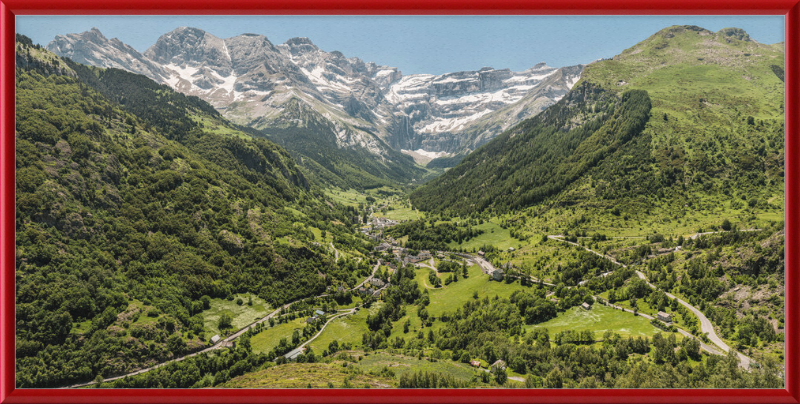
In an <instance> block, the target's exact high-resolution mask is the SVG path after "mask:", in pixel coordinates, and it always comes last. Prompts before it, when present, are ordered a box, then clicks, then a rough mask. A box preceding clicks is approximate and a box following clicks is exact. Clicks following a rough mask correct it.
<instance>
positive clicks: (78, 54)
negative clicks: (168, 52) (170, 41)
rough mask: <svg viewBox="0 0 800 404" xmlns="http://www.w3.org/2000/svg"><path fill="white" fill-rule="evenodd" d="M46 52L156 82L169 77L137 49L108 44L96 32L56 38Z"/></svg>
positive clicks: (117, 41) (114, 42) (118, 42)
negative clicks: (120, 70) (131, 73)
mask: <svg viewBox="0 0 800 404" xmlns="http://www.w3.org/2000/svg"><path fill="white" fill-rule="evenodd" d="M46 48H47V50H49V51H51V52H53V53H55V54H56V55H58V56H63V57H68V58H70V59H72V60H73V61H74V62H77V63H82V64H86V65H91V66H98V67H104V68H109V67H111V68H116V69H123V70H128V71H133V72H136V73H139V74H143V75H145V76H147V77H150V78H151V79H153V80H156V81H159V82H162V81H163V79H164V78H165V77H168V76H169V73H167V72H166V71H165V70H164V69H163V68H162V67H161V66H159V65H157V64H155V63H153V62H152V61H150V60H149V59H148V58H147V57H145V56H144V55H142V54H141V53H139V51H137V50H136V49H134V48H132V47H131V46H129V45H126V44H125V43H123V42H122V41H120V40H119V39H117V38H112V39H111V40H109V39H108V38H106V37H105V36H104V35H103V33H102V32H100V30H99V29H97V28H92V29H91V30H89V31H85V32H81V33H79V34H67V35H57V36H56V37H55V39H53V40H52V41H51V42H50V43H49V44H47V47H46Z"/></svg>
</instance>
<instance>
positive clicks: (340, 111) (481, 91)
mask: <svg viewBox="0 0 800 404" xmlns="http://www.w3.org/2000/svg"><path fill="white" fill-rule="evenodd" d="M48 48H49V49H50V50H52V51H54V52H56V53H57V54H59V55H61V56H66V57H70V58H73V59H74V60H76V61H79V62H81V63H87V64H91V65H96V66H108V67H119V68H123V69H127V70H129V71H132V72H136V73H140V74H144V75H146V76H148V77H150V78H153V79H154V80H156V81H158V82H160V83H164V84H169V85H170V86H171V87H172V88H174V89H176V90H178V91H180V92H183V93H185V94H189V95H196V96H198V97H200V98H202V99H204V100H206V101H208V102H209V103H211V104H212V105H214V106H215V107H216V108H217V109H218V110H219V111H220V112H222V113H223V114H224V116H225V117H226V118H228V119H230V120H232V121H233V122H235V123H237V124H241V125H247V126H251V127H254V128H257V129H259V130H261V131H263V132H265V133H267V134H268V135H272V134H273V132H276V131H277V132H280V133H281V134H282V136H281V137H280V139H282V140H280V141H283V140H285V139H286V135H287V133H288V132H287V129H288V130H296V132H298V133H302V134H298V135H297V136H299V137H300V139H297V141H292V142H290V143H291V144H296V145H299V144H305V143H324V142H325V141H326V138H329V137H330V136H331V135H332V134H333V135H335V136H336V137H337V138H338V139H339V140H338V141H337V143H336V145H337V149H339V150H345V149H347V150H345V151H343V152H342V153H336V151H335V150H331V151H329V152H328V153H327V154H331V153H334V154H337V156H335V157H334V156H330V158H325V159H324V160H315V158H317V157H319V153H317V152H316V151H314V150H308V149H294V148H293V146H291V145H290V143H287V142H283V143H282V144H283V145H285V146H286V147H287V148H288V149H289V150H290V151H291V152H293V153H294V155H295V156H296V157H300V156H302V157H304V159H302V160H303V163H301V166H307V167H306V168H307V169H308V170H307V172H311V171H313V170H318V169H321V167H331V166H333V165H334V161H336V162H342V161H347V165H348V166H350V168H349V169H348V171H349V172H358V174H359V178H356V179H353V180H352V181H349V180H350V179H349V178H341V176H340V175H341V174H340V172H337V171H331V170H329V169H327V168H322V169H323V170H324V173H323V174H324V175H322V177H325V178H329V179H333V178H339V180H340V181H339V182H340V183H339V184H338V185H342V184H341V182H349V183H350V184H349V186H350V185H353V184H357V183H360V182H362V181H368V184H367V186H371V185H369V184H372V183H375V179H373V178H371V177H375V178H377V179H380V180H384V182H385V180H391V181H396V182H409V181H413V180H414V179H419V178H421V177H422V176H423V175H425V172H424V171H422V170H419V169H418V168H415V167H414V165H413V162H412V159H410V158H408V157H405V156H403V155H402V154H400V153H399V152H400V151H412V150H418V151H419V152H420V153H422V154H429V152H430V153H437V155H446V156H449V155H451V154H454V153H460V155H461V156H463V155H464V154H467V153H469V152H470V151H472V150H473V149H474V148H475V147H476V146H478V145H480V144H483V143H485V142H486V141H488V140H489V139H491V138H493V137H494V136H496V135H498V134H499V133H501V132H502V131H503V130H504V129H506V128H507V127H508V126H510V125H512V124H514V123H517V122H519V121H520V120H522V119H524V118H527V117H530V116H533V115H535V114H537V113H539V112H541V110H543V109H544V108H546V107H547V106H549V105H551V104H552V103H554V102H555V101H557V100H558V99H559V98H561V97H563V95H564V94H565V93H566V92H567V91H568V90H569V89H570V88H571V87H572V86H573V85H574V84H575V82H576V81H577V80H578V78H579V77H580V73H581V70H582V68H583V66H582V65H579V66H571V67H567V68H560V69H557V68H553V67H549V66H547V65H545V64H543V63H541V64H539V65H536V66H534V67H532V68H531V69H528V70H526V71H522V72H511V71H509V70H508V69H504V70H495V69H492V68H484V69H481V70H480V71H472V72H457V73H448V74H444V75H439V76H433V75H411V76H406V77H404V76H403V75H402V73H401V72H400V71H398V69H397V68H394V67H389V66H382V65H378V64H375V63H365V62H364V61H362V60H361V59H358V58H356V57H350V58H348V57H345V56H344V55H343V54H342V53H341V52H337V51H333V52H326V51H323V50H321V49H319V48H318V47H317V46H316V45H314V44H313V43H312V42H311V41H310V40H309V39H308V38H292V39H290V40H288V41H286V42H285V43H283V44H279V45H273V44H272V43H271V42H270V41H269V40H267V38H266V37H264V36H262V35H256V34H244V35H240V36H236V37H233V38H227V39H221V38H217V37H215V36H214V35H211V34H209V33H207V32H205V31H202V30H200V29H197V28H187V27H181V28H178V29H175V30H173V31H172V32H169V33H167V34H165V35H163V36H161V37H160V38H159V40H158V41H157V42H156V43H155V44H154V45H153V46H152V47H150V48H149V49H148V50H147V51H145V52H144V54H140V53H138V52H136V51H135V50H134V49H132V48H130V47H127V46H123V44H121V42H119V40H117V39H112V40H107V39H106V38H105V37H103V36H102V34H100V33H99V31H97V30H96V29H93V30H92V31H89V32H84V33H82V34H69V35H59V36H58V37H56V39H55V40H54V41H53V42H51V44H50V45H48ZM104 52H105V53H106V54H104ZM126 52H127V54H126ZM298 100H299V101H301V102H303V103H305V104H306V106H307V108H306V109H309V110H313V111H314V114H313V115H315V118H314V119H317V118H319V116H321V118H320V119H324V120H328V121H330V122H328V123H326V124H325V125H322V126H323V127H324V128H323V129H322V130H323V132H322V133H316V132H310V131H308V130H306V129H305V128H306V127H307V126H308V125H307V124H308V122H306V121H303V120H298V117H297V116H296V113H295V109H296V108H295V106H294V103H295V102H296V101H298ZM505 107H509V108H508V109H506V110H504V111H501V112H499V113H497V114H495V111H498V110H502V109H503V108H505ZM284 114H288V115H290V116H292V118H287V117H283V115H284ZM328 128H334V129H333V130H329V129H328ZM343 131H344V132H347V135H346V136H341V135H339V134H340V133H341V132H343ZM312 156H317V157H312ZM356 157H357V158H356ZM364 158H367V159H368V160H372V161H371V162H369V163H368V164H366V165H361V162H362V161H364ZM308 160H311V161H308ZM306 161H308V163H306ZM375 163H377V164H375ZM312 166H313V167H312ZM376 168H377V170H376Z"/></svg>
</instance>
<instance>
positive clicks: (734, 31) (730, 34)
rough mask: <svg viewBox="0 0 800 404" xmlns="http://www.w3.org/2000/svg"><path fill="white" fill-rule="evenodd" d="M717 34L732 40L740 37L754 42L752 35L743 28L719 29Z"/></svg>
mask: <svg viewBox="0 0 800 404" xmlns="http://www.w3.org/2000/svg"><path fill="white" fill-rule="evenodd" d="M717 35H718V36H719V37H720V38H722V39H725V40H727V41H728V42H730V40H731V39H738V40H740V41H745V42H752V39H750V35H749V34H748V33H747V32H745V30H743V29H741V28H723V29H721V30H719V31H717Z"/></svg>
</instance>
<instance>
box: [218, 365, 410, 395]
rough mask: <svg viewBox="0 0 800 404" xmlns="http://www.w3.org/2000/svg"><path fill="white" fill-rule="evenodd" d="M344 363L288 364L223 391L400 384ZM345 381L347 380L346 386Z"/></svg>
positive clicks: (232, 383) (233, 382) (247, 377)
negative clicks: (365, 372) (346, 365)
mask: <svg viewBox="0 0 800 404" xmlns="http://www.w3.org/2000/svg"><path fill="white" fill-rule="evenodd" d="M349 367H352V366H348V367H343V366H342V363H340V362H338V361H337V362H334V363H287V364H284V365H280V366H273V367H270V368H268V369H264V370H260V371H258V372H253V373H248V374H245V375H242V376H239V377H235V378H233V379H231V380H229V381H228V382H226V383H224V384H222V385H220V386H219V387H222V388H287V389H289V388H308V387H309V386H310V387H312V388H328V387H330V385H329V384H328V383H331V384H332V385H333V387H335V388H342V387H353V388H364V387H369V388H390V387H397V381H396V380H395V379H393V378H390V377H386V376H375V375H370V374H364V373H361V372H360V369H357V368H355V367H353V371H351V370H349V369H348V368H349ZM345 379H348V382H347V384H345Z"/></svg>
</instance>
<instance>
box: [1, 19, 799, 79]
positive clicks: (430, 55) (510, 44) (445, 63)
mask: <svg viewBox="0 0 800 404" xmlns="http://www.w3.org/2000/svg"><path fill="white" fill-rule="evenodd" d="M783 21H784V20H783V16H377V17H376V16H215V17H208V16H17V18H16V24H17V32H18V33H21V34H24V35H27V36H29V37H30V38H31V39H33V41H34V43H40V44H42V45H46V44H47V43H49V42H50V41H51V40H52V39H53V38H54V37H55V36H56V35H58V34H66V33H73V32H83V31H87V30H89V29H91V28H92V27H97V28H98V29H100V31H101V32H102V33H103V34H104V35H105V36H106V37H108V38H113V37H116V38H119V39H120V40H121V41H123V42H125V43H127V44H129V45H131V46H133V47H134V48H136V49H137V50H139V51H141V52H143V51H144V50H146V49H147V48H148V47H149V46H150V45H152V44H154V43H155V42H156V40H157V39H158V37H159V36H161V35H162V34H165V33H167V32H169V31H171V30H173V29H175V28H177V27H180V26H190V27H197V28H200V29H203V30H205V31H207V32H210V33H211V34H214V35H216V36H218V37H221V38H228V37H232V36H236V35H239V34H243V33H256V34H262V35H265V36H266V37H267V38H269V40H270V41H271V42H272V43H274V44H278V43H283V42H285V41H286V40H287V39H289V38H292V37H298V36H302V37H308V38H310V39H311V41H312V42H314V43H315V44H316V45H317V46H319V47H320V48H321V49H323V50H325V51H328V52H330V51H334V50H338V51H340V52H342V53H344V54H345V56H347V57H352V56H356V57H359V58H361V59H362V60H364V61H366V62H375V63H378V64H382V65H387V66H393V67H397V68H399V69H400V70H401V71H402V72H403V73H404V74H415V73H431V74H441V73H446V72H454V71H463V70H477V69H480V68H481V67H485V66H490V67H494V68H498V69H499V68H510V69H511V70H514V71H520V70H525V69H527V68H529V67H531V66H533V65H535V64H536V63H539V62H546V63H547V64H548V65H550V66H555V67H560V66H568V65H574V64H579V63H589V62H591V61H593V60H595V59H599V58H607V57H612V56H614V55H616V54H618V53H620V52H621V51H622V50H624V49H626V48H629V47H631V46H633V45H634V44H636V43H637V42H639V41H642V40H644V39H645V38H647V37H649V36H650V35H652V34H653V33H655V32H656V31H658V30H660V29H662V28H664V27H667V26H670V25H677V24H681V25H682V24H691V25H698V26H701V27H703V28H706V29H710V30H712V31H718V30H720V29H722V28H726V27H738V28H743V29H744V30H745V31H747V32H748V33H749V34H750V36H751V37H752V38H753V39H755V40H756V41H758V42H761V43H775V42H781V41H783V40H784V22H783Z"/></svg>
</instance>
